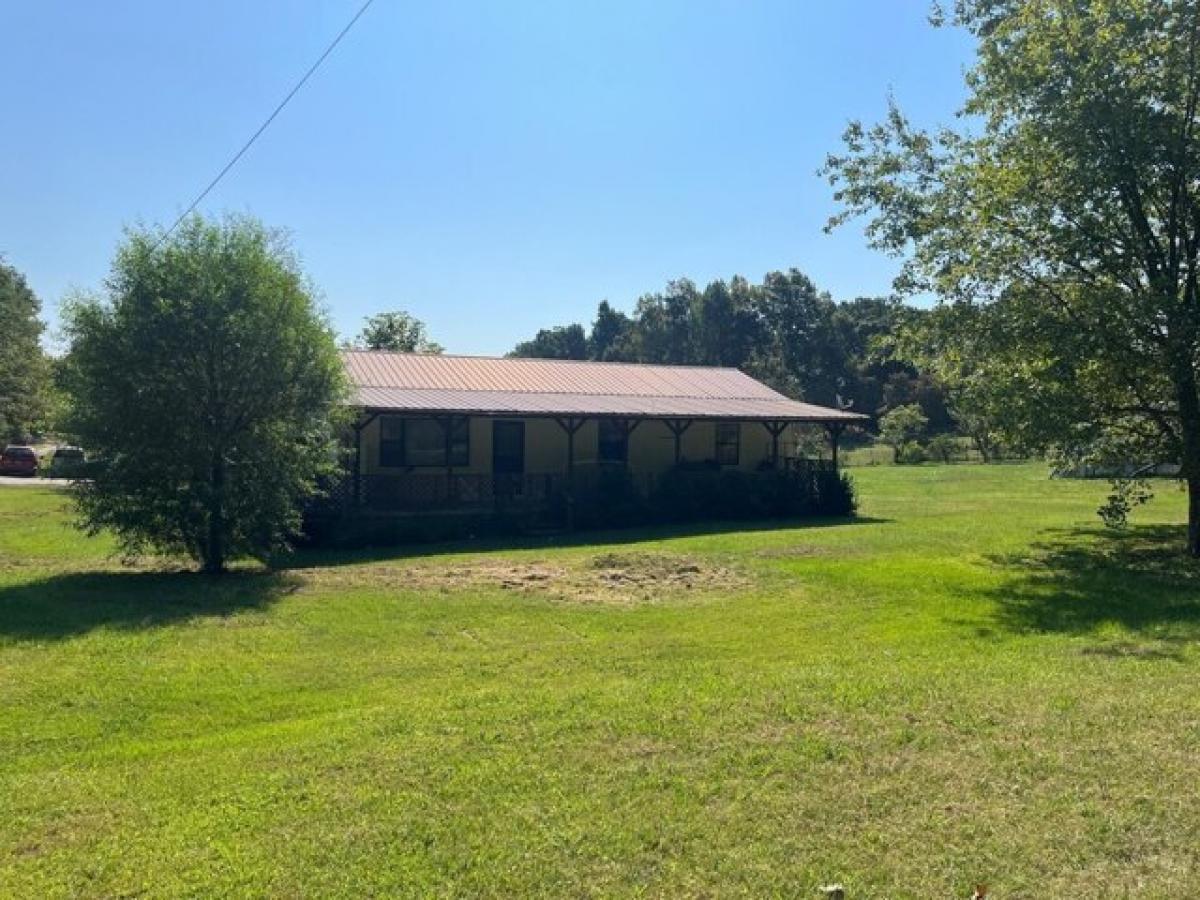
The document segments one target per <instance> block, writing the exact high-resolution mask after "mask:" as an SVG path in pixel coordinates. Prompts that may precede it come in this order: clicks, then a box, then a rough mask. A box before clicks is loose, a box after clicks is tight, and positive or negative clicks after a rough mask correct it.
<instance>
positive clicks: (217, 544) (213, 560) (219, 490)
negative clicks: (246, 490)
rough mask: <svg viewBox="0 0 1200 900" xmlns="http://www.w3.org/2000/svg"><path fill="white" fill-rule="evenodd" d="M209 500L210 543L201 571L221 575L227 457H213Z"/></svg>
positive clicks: (205, 548) (223, 560) (205, 552)
mask: <svg viewBox="0 0 1200 900" xmlns="http://www.w3.org/2000/svg"><path fill="white" fill-rule="evenodd" d="M209 487H210V494H209V500H208V541H207V542H206V543H205V547H204V559H203V560H201V571H203V572H204V573H205V574H206V575H220V574H221V573H223V572H224V571H225V457H224V454H222V453H217V454H215V455H214V456H213V461H212V471H211V473H210V481H209Z"/></svg>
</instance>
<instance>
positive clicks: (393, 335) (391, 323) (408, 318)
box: [354, 309, 442, 353]
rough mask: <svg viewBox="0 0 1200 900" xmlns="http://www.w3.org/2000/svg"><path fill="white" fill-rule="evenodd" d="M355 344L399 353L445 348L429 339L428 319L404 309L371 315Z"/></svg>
mask: <svg viewBox="0 0 1200 900" xmlns="http://www.w3.org/2000/svg"><path fill="white" fill-rule="evenodd" d="M354 346H355V347H359V348H361V349H363V350H390V351H393V352H396V353H441V352H442V345H441V344H438V343H436V342H435V341H432V340H430V339H429V333H428V331H427V330H426V328H425V323H424V322H422V321H421V320H420V319H418V318H417V317H416V316H413V315H411V314H409V313H407V312H405V311H404V310H402V309H398V310H393V311H392V312H384V313H377V314H376V315H373V316H368V317H367V319H366V321H365V322H364V323H363V328H362V331H360V332H359V333H358V337H357V338H355V340H354Z"/></svg>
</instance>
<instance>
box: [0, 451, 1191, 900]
mask: <svg viewBox="0 0 1200 900" xmlns="http://www.w3.org/2000/svg"><path fill="white" fill-rule="evenodd" d="M855 478H856V480H857V483H858V486H859V490H860V493H861V498H862V508H861V518H860V519H859V520H858V521H855V522H819V523H809V524H805V525H800V526H797V527H787V528H778V529H752V528H751V529H746V528H742V527H730V528H728V529H720V528H714V529H712V530H711V531H709V532H707V533H706V532H704V531H702V530H695V531H693V532H692V533H690V534H678V533H676V534H671V533H669V532H666V531H660V532H641V533H623V534H608V535H592V536H588V537H581V538H579V539H577V540H575V541H571V542H563V541H559V542H553V541H540V542H531V543H527V544H525V545H523V546H519V547H511V546H510V547H507V548H505V547H489V548H483V547H478V546H477V547H466V548H464V547H432V548H421V549H420V550H419V551H418V552H417V553H415V554H413V553H409V554H407V555H406V554H402V553H395V552H391V553H389V552H370V551H365V552H362V553H357V554H323V555H322V554H309V555H304V556H301V557H298V558H296V559H294V560H291V561H289V563H288V567H286V568H283V569H281V570H280V571H278V572H276V573H274V574H269V573H263V572H245V573H240V574H237V575H233V576H229V577H227V578H225V579H217V580H212V579H206V578H203V577H201V576H197V575H191V574H186V573H172V572H169V571H162V570H161V567H158V568H157V569H156V568H154V567H142V568H141V569H136V568H135V569H133V570H129V569H125V568H122V567H121V566H120V565H119V564H118V563H116V562H115V561H113V560H111V559H110V558H109V556H108V554H109V553H110V552H111V549H112V548H111V545H110V544H109V543H107V542H106V541H105V540H103V539H95V540H92V539H86V538H84V537H82V536H80V535H79V534H77V533H74V532H72V531H70V530H69V529H68V528H67V527H66V525H65V524H64V523H65V518H64V513H63V511H62V506H63V499H62V497H61V495H58V494H55V493H53V492H50V491H38V490H32V489H10V490H0V894H3V895H6V896H14V897H35V896H36V897H44V896H80V895H84V896H88V895H91V896H134V895H136V896H163V897H174V896H183V895H206V894H212V895H232V896H238V895H240V896H261V895H273V896H287V897H291V896H314V897H315V896H370V895H375V896H381V895H398V896H505V897H508V896H525V895H541V896H580V895H582V896H630V895H632V896H664V895H667V896H738V895H742V896H755V897H761V896H813V895H814V894H815V891H816V887H817V885H819V884H822V883H826V882H830V881H842V882H844V883H845V884H846V885H847V886H848V888H849V896H850V897H851V898H858V897H953V896H963V897H965V896H967V895H968V894H969V892H970V886H971V884H973V883H974V882H976V881H986V882H988V883H990V884H991V885H993V895H994V896H996V897H998V898H1000V897H1029V898H1034V897H1036V898H1046V897H1063V896H1075V895H1080V896H1089V897H1126V896H1147V897H1168V896H1187V895H1188V892H1190V891H1192V890H1193V882H1194V876H1195V873H1196V871H1197V870H1200V809H1198V808H1197V806H1196V804H1195V802H1194V797H1195V773H1196V756H1195V754H1196V747H1197V746H1198V745H1200V691H1197V685H1198V684H1200V653H1198V652H1197V645H1196V640H1197V638H1198V637H1200V594H1198V593H1197V588H1198V587H1200V568H1197V567H1196V566H1195V565H1194V564H1192V563H1189V562H1187V561H1185V560H1183V559H1182V558H1181V557H1180V556H1179V555H1178V552H1177V551H1178V547H1179V545H1180V542H1181V539H1182V538H1181V530H1180V524H1179V523H1180V522H1181V518H1182V515H1183V501H1182V496H1181V495H1180V494H1178V493H1177V492H1176V491H1175V490H1174V489H1173V488H1172V487H1170V486H1164V489H1163V491H1162V493H1161V495H1160V497H1159V498H1158V499H1157V500H1156V501H1154V503H1153V504H1152V505H1150V506H1149V507H1147V508H1145V509H1142V510H1140V511H1139V512H1138V513H1137V516H1136V522H1135V524H1134V525H1133V527H1131V528H1130V529H1129V530H1128V531H1127V532H1125V533H1123V534H1121V535H1117V536H1114V535H1111V534H1108V533H1105V532H1103V531H1101V530H1100V529H1099V528H1097V527H1096V524H1097V522H1098V520H1097V519H1096V516H1095V512H1094V510H1095V507H1096V504H1097V501H1098V499H1099V498H1100V496H1101V495H1102V493H1103V492H1104V486H1103V485H1100V484H1094V483H1086V482H1065V481H1050V480H1048V479H1047V478H1046V477H1045V471H1044V469H1043V468H1041V467H1038V466H994V467H983V466H947V467H928V466H926V467H913V468H907V467H880V468H878V469H867V470H857V471H856V472H855ZM613 554H619V555H618V556H615V557H614V556H613ZM645 555H649V556H648V558H649V559H650V560H653V559H666V560H673V561H676V562H679V561H685V562H687V564H688V565H687V569H688V571H691V570H692V569H695V571H696V572H698V573H700V575H701V576H703V575H704V573H709V574H710V575H711V574H712V573H718V575H717V576H716V577H710V578H704V577H699V578H698V581H697V582H696V583H695V584H693V585H692V586H691V587H686V588H680V587H679V586H678V585H676V586H675V587H672V588H670V589H669V590H667V591H666V592H661V591H658V590H656V589H655V588H654V587H653V582H651V587H650V588H647V587H646V584H645V582H644V581H643V582H639V583H638V585H637V586H636V587H635V589H633V590H632V591H631V592H625V593H622V592H621V590H620V589H615V591H614V592H613V593H611V594H605V593H604V592H599V593H597V592H588V591H583V592H579V591H572V590H567V589H562V590H559V589H557V588H556V587H555V586H554V585H553V584H551V585H546V584H543V583H536V584H532V585H531V586H530V587H529V589H524V588H521V589H514V588H513V587H512V585H511V584H506V583H505V580H504V578H497V577H494V573H495V572H497V571H500V572H505V571H508V570H509V569H510V568H511V569H512V570H513V571H514V572H521V571H529V570H536V571H537V572H539V573H542V574H544V572H545V570H562V571H567V572H570V573H574V574H572V576H571V578H572V579H575V581H571V583H572V584H575V583H578V579H579V578H583V577H584V575H585V574H586V573H588V572H591V571H592V570H593V569H595V567H596V566H597V565H609V564H610V562H611V560H612V559H617V560H618V561H620V562H621V563H622V564H624V562H625V561H628V560H630V559H638V558H644V557H645ZM598 557H601V558H602V559H601V563H597V562H596V559H597V558H598ZM651 568H652V567H651ZM581 573H582V574H581ZM719 573H730V574H729V575H728V577H726V576H722V575H720V574H719ZM542 574H539V575H538V576H537V577H538V578H541V577H542ZM567 580H568V581H570V579H567Z"/></svg>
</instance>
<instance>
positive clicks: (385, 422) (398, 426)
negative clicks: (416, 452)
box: [379, 416, 404, 468]
mask: <svg viewBox="0 0 1200 900" xmlns="http://www.w3.org/2000/svg"><path fill="white" fill-rule="evenodd" d="M379 465H381V466H384V467H386V468H398V467H400V466H403V465H404V420H403V419H401V418H400V417H399V416H384V417H382V418H381V419H380V420H379Z"/></svg>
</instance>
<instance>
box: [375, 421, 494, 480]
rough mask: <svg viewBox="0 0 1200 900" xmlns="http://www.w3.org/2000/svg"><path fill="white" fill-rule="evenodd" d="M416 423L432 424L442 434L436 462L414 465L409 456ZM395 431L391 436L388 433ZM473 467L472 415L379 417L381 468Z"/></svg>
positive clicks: (415, 463)
mask: <svg viewBox="0 0 1200 900" xmlns="http://www.w3.org/2000/svg"><path fill="white" fill-rule="evenodd" d="M414 422H432V423H433V424H434V425H436V426H437V427H438V429H439V430H440V431H441V432H442V435H443V440H442V450H441V454H440V458H439V459H438V460H436V461H433V462H413V461H412V460H411V459H410V458H409V457H410V456H411V454H410V453H409V446H408V438H409V428H410V426H411V425H412V423H414ZM390 429H395V433H394V434H393V436H392V437H387V436H386V432H387V431H388V430H390ZM470 464H471V419H470V416H387V415H385V416H380V417H379V468H381V469H448V468H462V467H465V466H469V465H470Z"/></svg>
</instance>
